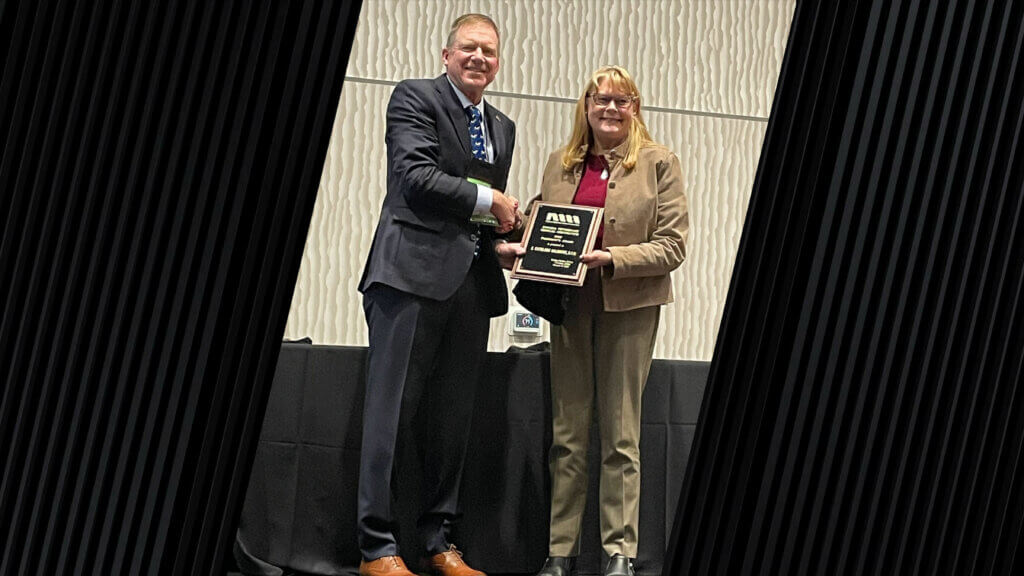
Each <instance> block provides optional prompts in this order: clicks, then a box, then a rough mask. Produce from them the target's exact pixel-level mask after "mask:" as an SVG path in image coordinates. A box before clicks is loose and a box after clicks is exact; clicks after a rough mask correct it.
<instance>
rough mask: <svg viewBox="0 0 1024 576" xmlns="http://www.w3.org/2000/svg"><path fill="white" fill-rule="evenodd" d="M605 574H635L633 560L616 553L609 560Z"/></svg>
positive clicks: (629, 575) (615, 575)
mask: <svg viewBox="0 0 1024 576" xmlns="http://www.w3.org/2000/svg"><path fill="white" fill-rule="evenodd" d="M603 576H633V561H632V560H631V559H629V558H627V557H625V556H623V555H622V554H615V555H614V556H612V557H611V559H610V560H608V567H607V568H605V569H604V575H603Z"/></svg>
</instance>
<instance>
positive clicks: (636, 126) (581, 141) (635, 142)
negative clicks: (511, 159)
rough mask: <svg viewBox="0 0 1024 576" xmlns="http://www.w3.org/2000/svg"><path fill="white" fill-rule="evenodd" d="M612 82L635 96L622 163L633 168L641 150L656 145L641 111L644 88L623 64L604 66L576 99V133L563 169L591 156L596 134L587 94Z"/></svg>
mask: <svg viewBox="0 0 1024 576" xmlns="http://www.w3.org/2000/svg"><path fill="white" fill-rule="evenodd" d="M606 81H607V82H608V83H609V84H611V85H612V86H614V87H615V88H616V89H618V90H621V91H622V92H623V93H624V94H626V95H628V96H632V97H633V105H634V106H635V108H634V112H633V121H632V122H630V125H629V135H628V136H626V142H625V146H626V150H625V154H624V155H623V160H622V165H623V166H624V167H625V168H626V169H627V170H630V169H632V168H633V167H634V166H636V160H637V157H639V156H640V150H641V149H642V148H643V147H645V146H648V145H651V144H654V140H653V139H652V138H651V133H650V132H649V131H648V130H647V124H646V123H644V117H643V116H642V115H641V114H640V90H639V89H638V88H637V87H636V83H635V82H633V78H632V77H631V76H630V75H629V72H626V69H625V68H623V67H621V66H602V67H600V68H598V69H597V71H595V72H594V74H593V75H591V76H590V81H589V82H587V85H586V86H585V87H584V88H583V94H581V95H580V99H579V100H577V101H576V113H575V117H574V120H573V125H572V135H571V136H570V137H569V143H568V144H566V146H565V148H564V149H562V168H564V169H566V170H573V169H575V168H576V166H579V165H580V164H582V163H583V159H584V158H586V157H587V151H588V150H590V147H591V146H593V144H594V134H593V133H592V132H591V130H590V123H589V122H588V121H587V96H588V95H590V94H594V93H596V92H597V88H598V86H600V85H601V83H602V82H606Z"/></svg>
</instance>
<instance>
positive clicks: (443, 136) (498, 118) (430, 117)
mask: <svg viewBox="0 0 1024 576" xmlns="http://www.w3.org/2000/svg"><path fill="white" fill-rule="evenodd" d="M484 108H485V113H484V118H485V121H486V122H487V131H488V135H489V137H490V140H491V144H492V146H493V151H494V167H493V170H492V175H493V177H494V181H493V182H491V183H490V184H491V186H492V187H494V188H497V189H500V190H504V189H505V186H506V184H507V181H508V171H509V166H510V164H511V163H512V149H513V147H514V146H515V124H513V122H512V121H511V120H509V118H508V117H507V116H505V115H504V114H502V113H501V112H499V111H498V110H496V109H495V108H494V107H493V106H491V105H490V103H487V105H486V106H484ZM386 142H387V150H388V190H387V195H386V196H385V198H384V205H383V208H382V209H381V214H380V221H379V222H378V223H377V232H376V233H375V235H374V238H373V245H372V246H371V247H370V254H369V256H368V257H367V260H366V267H365V268H364V269H363V277H362V280H360V282H359V290H360V291H361V292H365V291H366V289H367V288H369V287H370V286H371V285H372V284H374V283H378V282H379V283H381V284H385V285H388V286H391V287H393V288H397V289H398V290H402V291H403V292H408V293H411V294H416V295H419V296H424V297H426V298H430V299H433V300H445V299H447V298H449V297H450V296H452V295H453V294H454V293H455V291H456V290H457V289H458V288H459V286H460V285H461V284H462V281H463V280H464V279H465V277H466V273H467V272H468V271H469V267H470V265H471V264H472V263H473V252H474V250H475V247H476V242H477V238H476V235H477V234H478V233H481V231H482V234H483V235H484V238H483V240H482V241H481V251H480V259H481V262H480V265H482V266H483V267H484V274H485V286H484V290H485V292H486V298H487V312H488V314H489V315H490V316H500V315H501V314H504V313H505V311H506V310H507V309H508V296H507V294H506V290H505V278H504V276H503V274H502V273H501V267H500V266H499V264H498V261H497V258H496V257H495V256H494V251H493V250H492V239H493V234H492V229H491V228H489V227H486V226H484V227H479V228H478V227H477V225H475V224H471V223H470V222H469V218H470V216H472V214H473V209H474V207H475V206H476V198H477V186H476V185H475V184H472V183H470V182H469V181H468V180H466V177H467V176H468V175H469V171H470V170H471V164H472V163H473V153H472V149H471V148H470V142H469V117H468V115H467V113H466V111H465V110H463V109H462V107H461V105H460V103H459V100H458V98H457V96H456V95H455V91H454V89H453V88H452V86H451V84H450V83H449V81H448V78H447V77H446V76H445V75H443V74H442V75H441V76H438V77H437V78H434V79H432V80H431V79H422V80H405V81H402V82H399V83H398V85H397V86H395V90H394V92H393V93H392V94H391V101H390V103H389V104H388V113H387V136H386Z"/></svg>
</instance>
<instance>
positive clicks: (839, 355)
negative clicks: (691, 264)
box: [666, 0, 1024, 575]
mask: <svg viewBox="0 0 1024 576" xmlns="http://www.w3.org/2000/svg"><path fill="white" fill-rule="evenodd" d="M1022 23H1024V6H1022V5H1021V3H1019V2H1018V3H1013V2H1007V3H1001V2H973V1H967V0H951V1H949V2H924V1H913V0H899V1H889V0H857V1H850V2H836V3H830V2H798V3H797V7H796V11H795V15H794V22H793V26H792V28H791V32H790V38H789V43H788V45H787V48H786V58H785V61H784V63H783V68H782V72H781V75H780V78H779V85H778V88H777V92H776V97H775V101H774V108H773V110H772V116H771V121H770V123H769V127H768V132H767V135H766V138H765V146H764V149H763V151H762V155H761V161H760V165H759V168H758V174H757V178H756V181H755V184H754V191H753V196H752V198H751V202H750V208H749V212H748V216H747V222H746V226H745V229H744V234H743V240H742V242H741V246H740V251H739V255H738V258H737V262H736V267H735V271H734V275H733V280H732V286H731V287H730V293H729V298H728V301H727V303H726V308H725V313H724V315H723V320H722V326H721V330H720V333H719V339H718V343H717V347H716V350H715V356H714V359H713V362H712V367H711V373H710V376H709V384H708V389H707V394H706V397H705V400H704V404H703V406H702V414H701V420H700V425H699V428H698V432H697V438H696V440H695V445H694V451H693V453H692V455H691V459H690V461H689V464H688V472H687V481H686V485H685V487H684V489H683V494H682V497H681V499H680V503H679V509H678V513H677V516H676V523H675V526H674V531H673V538H672V542H671V543H670V550H669V552H668V555H667V558H666V574H692V575H703V574H721V575H725V574H729V575H732V574H765V575H775V574H787V575H803V574H818V575H842V574H847V575H867V574H879V575H892V574H900V575H904V574H906V575H911V574H914V575H916V574H956V575H965V574H1011V573H1016V572H1017V571H1019V569H1020V566H1019V564H1020V560H1019V559H1018V558H1019V555H1018V553H1017V552H1018V543H1019V542H1020V539H1021V536H1022V518H1024V498H1022V496H1021V492H1022V491H1021V490H1020V487H1021V486H1022V485H1024V484H1022V478H1021V466H1020V460H1021V455H1022V452H1024V419H1022V417H1021V413H1022V406H1021V398H1020V395H1018V394H1017V383H1018V382H1019V381H1020V380H1021V377H1022V372H1021V370H1022V362H1024V333H1022V332H1024V323H1022V312H1024V311H1022V304H1024V302H1022V297H1024V294H1022V290H1024V235H1022V231H1021V220H1022V214H1021V210H1022V202H1024V163H1022V162H1021V161H1020V158H1021V147H1020V145H1021V136H1022V134H1021V132H1022V127H1024V90H1022V82H1024V78H1022V75H1024V74H1022V73H1021V72H1020V70H1021V67H1022V64H1024V61H1022V53H1021V48H1022V43H1024V26H1022Z"/></svg>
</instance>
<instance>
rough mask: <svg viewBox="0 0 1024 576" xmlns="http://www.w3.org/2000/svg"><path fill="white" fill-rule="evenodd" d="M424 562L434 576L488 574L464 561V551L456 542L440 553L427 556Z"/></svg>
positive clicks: (479, 575)
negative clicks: (458, 547)
mask: <svg viewBox="0 0 1024 576" xmlns="http://www.w3.org/2000/svg"><path fill="white" fill-rule="evenodd" d="M424 564H425V565H426V566H425V568H426V570H427V571H428V572H430V573H431V574H434V576H487V575H486V574H484V573H483V572H481V571H479V570H474V569H472V568H470V567H469V566H467V565H466V563H465V562H463V561H462V552H459V551H458V550H456V549H455V545H454V544H449V545H448V549H447V550H445V551H444V552H441V553H440V554H434V555H433V556H431V557H430V558H425V559H424Z"/></svg>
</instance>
